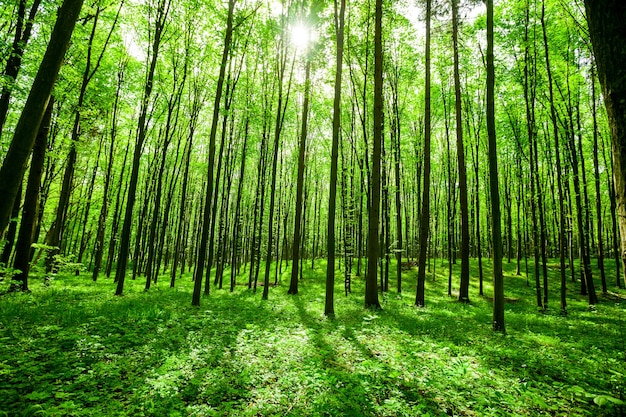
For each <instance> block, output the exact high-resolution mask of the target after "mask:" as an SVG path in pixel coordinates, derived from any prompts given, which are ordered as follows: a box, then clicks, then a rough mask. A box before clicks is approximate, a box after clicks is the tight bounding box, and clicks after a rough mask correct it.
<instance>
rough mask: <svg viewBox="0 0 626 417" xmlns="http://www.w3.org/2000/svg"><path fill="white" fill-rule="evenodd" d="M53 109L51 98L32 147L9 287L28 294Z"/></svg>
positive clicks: (52, 99)
mask: <svg viewBox="0 0 626 417" xmlns="http://www.w3.org/2000/svg"><path fill="white" fill-rule="evenodd" d="M53 106H54V98H53V97H51V98H50V100H49V101H48V107H47V109H46V113H45V114H44V117H43V119H42V121H41V125H40V127H39V133H37V138H36V139H35V146H34V147H33V155H32V157H31V162H30V173H29V174H28V184H27V185H26V193H25V195H24V208H23V209H22V221H21V223H20V231H19V234H18V237H17V243H16V245H15V261H14V262H13V268H15V269H18V270H19V271H20V272H18V273H17V274H15V276H13V281H14V284H12V285H11V288H10V290H20V291H28V274H29V272H30V258H31V256H30V255H31V245H32V244H33V232H34V230H35V226H36V223H37V217H38V212H39V188H40V185H41V175H42V173H43V166H44V162H45V157H46V147H47V139H48V132H49V130H50V121H51V120H52V107H53Z"/></svg>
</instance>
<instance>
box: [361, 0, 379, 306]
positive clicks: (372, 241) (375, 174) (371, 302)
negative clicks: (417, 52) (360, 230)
mask: <svg viewBox="0 0 626 417" xmlns="http://www.w3.org/2000/svg"><path fill="white" fill-rule="evenodd" d="M382 18H383V0H376V13H375V29H374V115H373V118H374V135H373V137H372V145H373V149H372V161H371V162H372V168H371V187H370V189H371V193H370V201H369V214H368V220H369V221H368V223H369V224H368V233H367V276H366V278H365V307H366V308H373V309H378V308H380V302H379V301H378V291H377V288H376V285H377V283H376V278H377V277H376V273H377V266H378V258H379V255H380V248H379V247H378V243H379V242H378V238H379V236H378V232H379V220H380V219H379V217H380V165H381V163H380V160H381V145H382V139H383V40H382Z"/></svg>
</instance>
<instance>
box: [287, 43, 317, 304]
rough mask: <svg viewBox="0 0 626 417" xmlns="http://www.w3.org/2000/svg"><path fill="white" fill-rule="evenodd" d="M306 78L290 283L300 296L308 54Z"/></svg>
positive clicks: (308, 95)
mask: <svg viewBox="0 0 626 417" xmlns="http://www.w3.org/2000/svg"><path fill="white" fill-rule="evenodd" d="M305 67H306V68H305V70H304V71H305V76H304V103H303V106H302V130H301V131H300V141H299V144H298V178H297V180H296V213H295V216H294V226H293V227H294V228H293V258H292V259H293V260H292V262H291V280H290V282H289V290H288V294H298V279H299V266H300V262H302V260H301V259H300V243H301V242H300V240H301V232H302V227H303V226H302V198H303V192H304V191H303V188H304V164H305V160H304V157H305V153H306V142H307V128H308V120H309V119H308V118H309V97H310V95H311V59H310V57H309V56H308V54H307V57H306V64H305Z"/></svg>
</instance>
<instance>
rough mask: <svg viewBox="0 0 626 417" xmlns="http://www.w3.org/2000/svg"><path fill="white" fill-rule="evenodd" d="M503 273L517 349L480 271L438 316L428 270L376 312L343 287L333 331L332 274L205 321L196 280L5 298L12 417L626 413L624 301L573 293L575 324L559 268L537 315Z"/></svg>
mask: <svg viewBox="0 0 626 417" xmlns="http://www.w3.org/2000/svg"><path fill="white" fill-rule="evenodd" d="M475 266H476V265H475V264H473V267H475ZM485 266H486V267H488V262H486V263H485ZM392 267H393V266H392ZM505 267H506V268H507V270H506V271H505V291H506V297H507V303H506V326H507V335H502V334H499V333H494V332H492V331H491V314H492V311H491V309H492V304H491V301H490V298H489V297H490V296H491V286H490V275H489V274H490V271H489V270H488V269H486V271H485V295H486V296H485V297H480V296H479V295H478V289H477V288H478V283H477V278H476V276H477V275H478V273H477V271H476V270H475V269H473V270H472V272H473V275H472V288H471V291H470V300H471V302H470V303H469V304H464V303H459V302H457V301H456V298H455V297H448V296H447V295H446V293H447V287H446V285H447V269H446V268H445V267H444V266H443V265H441V266H440V265H439V264H438V265H437V271H436V272H437V276H436V277H434V279H433V276H432V275H431V276H430V277H429V278H428V281H427V284H426V285H427V287H426V288H427V289H426V307H425V308H415V307H414V306H413V302H414V296H415V294H414V288H415V271H407V272H406V273H405V275H404V276H403V279H404V285H403V287H404V292H403V293H402V294H398V293H397V292H395V291H392V292H389V293H386V294H384V295H382V296H381V304H382V307H383V308H382V310H377V311H372V310H365V309H364V308H363V291H364V283H363V281H362V279H361V278H359V277H353V282H352V289H353V292H352V294H350V295H349V296H348V297H345V296H343V283H342V282H339V281H338V282H337V288H336V295H335V300H336V306H335V312H336V317H335V318H334V319H330V318H326V317H324V316H323V314H322V312H323V307H324V287H323V285H324V271H325V264H324V263H323V262H321V261H320V262H317V264H316V268H315V269H313V270H311V269H309V268H308V265H307V266H306V267H305V268H304V277H303V279H302V281H301V282H300V285H299V288H300V293H299V294H298V295H296V296H290V295H287V288H288V285H287V284H288V275H287V272H285V274H284V276H282V280H283V282H282V284H283V285H278V286H276V287H272V288H271V289H270V297H269V300H268V301H263V300H261V291H258V292H257V293H256V294H255V293H253V292H252V291H250V290H248V289H247V287H245V286H237V287H236V289H235V291H234V292H233V293H230V292H229V291H228V290H227V289H224V290H218V289H213V288H212V289H211V295H209V296H207V297H203V298H202V306H201V307H200V308H194V307H191V305H190V304H191V291H192V282H191V281H190V277H189V276H183V277H180V278H179V279H178V281H177V287H176V288H174V289H170V288H169V285H168V284H169V283H168V282H167V279H166V278H165V277H163V279H162V281H161V282H159V283H158V284H157V285H153V286H152V289H151V290H150V291H149V292H147V293H146V292H144V291H143V286H144V282H143V280H137V281H132V280H127V281H126V286H125V295H124V296H122V297H116V296H114V295H113V293H114V283H113V282H112V280H109V279H103V278H101V279H100V280H99V281H97V282H92V281H91V279H90V277H89V276H87V274H85V275H83V276H79V277H75V276H73V275H63V276H57V277H56V278H55V279H54V280H53V281H52V282H48V283H47V284H46V285H44V284H43V282H40V281H41V280H37V279H35V280H33V281H32V283H31V289H32V293H28V294H23V293H11V294H6V295H3V296H1V297H0V340H1V341H2V343H1V345H0V346H1V347H0V415H7V416H34V415H41V416H286V415H289V416H420V415H421V416H445V415H458V416H510V415H526V416H534V415H555V416H602V415H607V416H610V415H622V413H623V411H624V410H623V402H622V399H623V395H624V385H625V383H626V377H625V375H626V362H625V360H626V357H625V351H624V345H625V336H626V334H625V333H626V329H625V325H624V312H623V305H624V299H623V298H622V297H623V294H624V291H621V292H620V291H614V292H613V293H611V294H608V295H605V296H601V297H600V298H601V302H600V303H599V304H598V305H597V306H596V307H595V308H589V306H588V305H587V303H586V300H585V298H584V297H583V296H580V295H578V294H577V290H578V284H575V283H572V282H570V283H569V287H570V288H569V292H568V314H567V315H562V314H560V311H559V308H558V298H557V297H558V288H557V282H558V274H557V271H556V269H554V270H551V274H553V276H552V277H551V285H552V288H551V292H550V296H551V297H552V298H551V299H550V308H549V309H547V310H545V311H538V310H537V308H536V307H535V306H534V300H535V298H534V288H531V287H527V286H526V278H525V277H516V276H514V275H513V272H514V265H507V264H506V263H505ZM285 271H287V269H285ZM391 275H393V274H391ZM340 276H341V274H338V277H340ZM455 279H456V275H455ZM241 280H242V281H243V280H244V278H243V276H242V278H241ZM455 283H456V281H455ZM5 284H6V283H0V286H2V285H5ZM7 285H8V284H7ZM457 285H458V284H457ZM390 287H392V288H395V283H394V285H390ZM0 289H3V288H0ZM612 291H613V290H612Z"/></svg>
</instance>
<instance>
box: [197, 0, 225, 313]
mask: <svg viewBox="0 0 626 417" xmlns="http://www.w3.org/2000/svg"><path fill="white" fill-rule="evenodd" d="M234 9H235V0H229V1H228V17H227V19H226V33H225V35H224V49H223V50H222V61H221V63H220V72H219V76H218V79H217V86H216V92H215V101H214V103H213V119H212V122H211V132H210V134H209V161H208V168H207V171H208V172H207V187H206V195H205V201H204V210H203V214H202V216H203V217H202V232H201V234H200V243H199V245H198V253H197V257H196V270H195V272H194V287H193V296H192V299H191V305H193V306H200V291H201V289H202V277H203V275H204V267H205V260H206V254H207V243H208V242H207V241H208V238H209V228H210V223H211V215H212V213H211V211H212V210H211V205H212V204H211V203H212V201H213V198H212V197H213V192H214V184H213V177H214V172H213V170H214V168H215V166H214V165H215V136H216V135H217V122H218V119H219V111H220V103H221V101H222V90H223V87H224V78H225V74H226V64H227V63H228V57H229V53H230V44H231V39H232V36H233V14H234ZM210 267H211V266H210V265H209V268H210ZM208 283H209V281H208V280H207V283H206V284H207V285H206V287H205V294H207V293H208V292H209V287H208Z"/></svg>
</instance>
